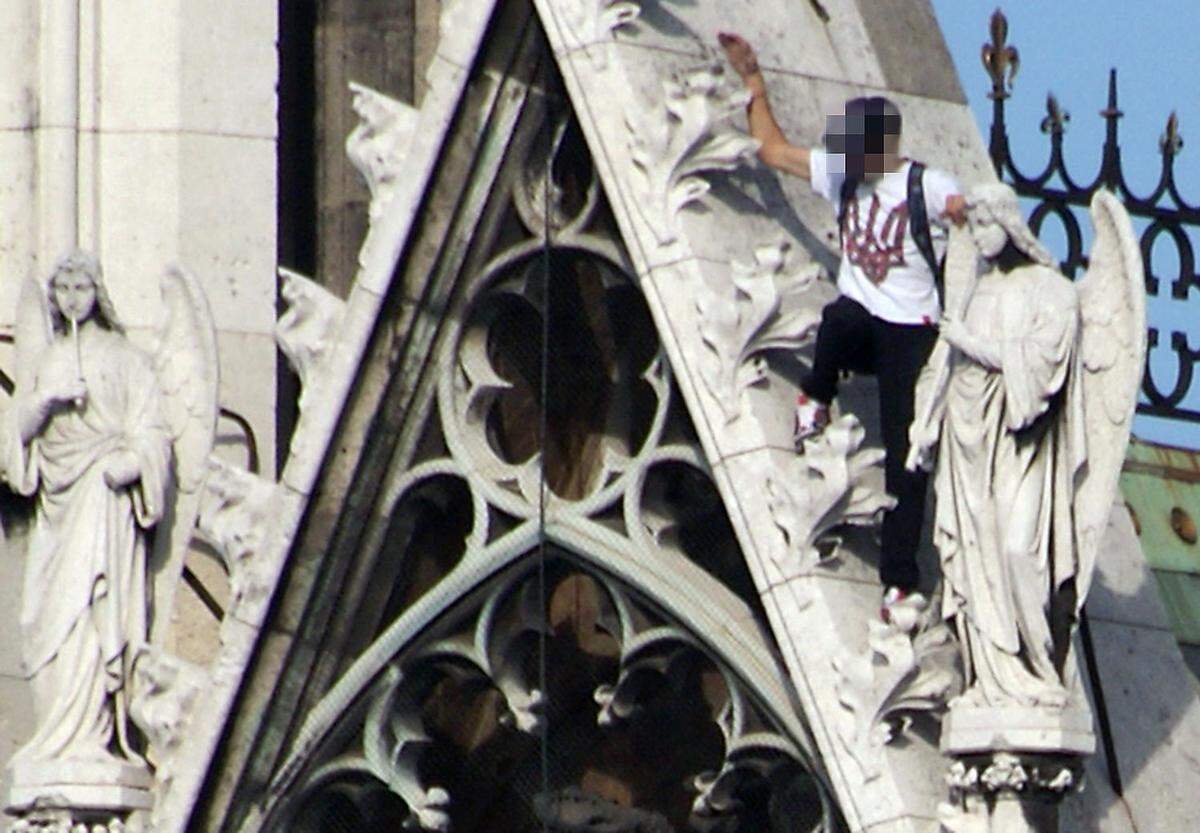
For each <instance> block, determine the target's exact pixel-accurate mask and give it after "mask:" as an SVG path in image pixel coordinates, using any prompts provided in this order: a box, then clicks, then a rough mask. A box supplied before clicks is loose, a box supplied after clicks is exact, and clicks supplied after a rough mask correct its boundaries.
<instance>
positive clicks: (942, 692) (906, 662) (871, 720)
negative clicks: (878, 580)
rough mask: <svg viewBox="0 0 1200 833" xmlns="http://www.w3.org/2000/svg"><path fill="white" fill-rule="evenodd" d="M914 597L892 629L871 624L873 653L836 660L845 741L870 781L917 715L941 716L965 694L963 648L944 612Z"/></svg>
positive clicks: (898, 611)
mask: <svg viewBox="0 0 1200 833" xmlns="http://www.w3.org/2000/svg"><path fill="white" fill-rule="evenodd" d="M925 605H926V603H925V599H924V598H923V597H922V596H921V595H920V594H914V595H913V596H910V597H909V598H907V599H905V600H904V601H903V602H901V603H900V604H898V605H897V606H896V607H894V608H893V610H892V617H891V621H890V623H889V624H884V623H883V622H878V621H875V620H871V621H869V622H868V623H867V628H868V636H867V643H868V649H867V653H865V654H864V655H862V656H854V657H845V658H835V659H834V660H833V670H834V673H835V674H837V691H838V700H839V702H840V703H841V704H842V706H843V708H845V710H846V717H847V719H846V720H844V721H843V723H842V730H841V741H842V743H843V744H844V745H845V747H846V750H847V751H848V752H849V753H850V755H851V757H853V758H854V760H855V761H856V762H857V763H858V765H859V767H860V768H861V769H862V771H863V776H864V779H865V780H868V781H870V780H874V779H875V778H877V777H878V776H879V774H880V772H881V769H882V765H883V749H884V747H885V746H886V745H887V744H888V743H890V742H892V741H893V740H894V739H895V738H896V737H898V736H899V735H902V734H904V733H905V732H907V730H908V728H909V726H910V725H911V723H912V716H913V715H914V714H915V713H922V712H924V713H933V714H938V715H940V713H941V712H942V711H944V709H945V708H946V705H947V703H948V702H949V701H950V699H951V698H952V697H955V696H957V695H958V694H959V693H961V692H962V682H963V678H962V661H961V658H960V656H959V646H958V642H957V640H955V638H954V634H953V633H952V632H951V630H950V628H949V627H947V626H946V625H945V623H943V622H942V621H941V618H940V616H939V611H938V610H936V609H929V608H926V607H925Z"/></svg>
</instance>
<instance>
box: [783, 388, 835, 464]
mask: <svg viewBox="0 0 1200 833" xmlns="http://www.w3.org/2000/svg"><path fill="white" fill-rule="evenodd" d="M828 424H829V406H828V405H826V404H824V403H822V402H818V401H817V400H815V399H812V398H811V397H809V396H806V395H805V394H803V393H800V394H797V395H796V414H795V419H794V421H793V423H792V442H793V443H794V444H795V445H796V450H797V451H799V450H800V447H801V443H802V442H803V441H804V440H806V439H808V438H809V437H812V436H815V435H816V434H819V433H821V431H822V430H824V428H825V426H826V425H828Z"/></svg>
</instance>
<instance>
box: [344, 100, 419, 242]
mask: <svg viewBox="0 0 1200 833" xmlns="http://www.w3.org/2000/svg"><path fill="white" fill-rule="evenodd" d="M350 91H351V92H352V93H353V94H354V95H353V100H352V105H353V107H354V112H355V113H356V114H357V115H358V117H359V120H360V121H359V123H358V125H357V126H356V127H355V128H354V130H352V131H351V132H350V135H349V136H348V137H347V138H346V155H347V156H348V157H349V158H350V162H351V164H353V165H354V167H355V168H357V169H358V172H359V173H360V174H362V177H363V179H364V180H365V181H366V183H367V187H368V188H369V189H370V191H371V208H370V211H369V214H370V217H371V219H372V220H375V219H378V217H379V216H380V214H381V212H382V211H383V206H384V205H385V204H386V203H387V200H388V198H389V197H390V196H391V192H392V188H393V185H394V183H395V180H396V177H398V176H400V174H401V173H403V170H404V156H405V154H406V153H407V151H408V145H409V142H410V141H411V140H412V134H413V131H414V130H415V129H416V126H417V110H416V109H415V108H413V107H410V106H409V105H407V104H405V103H403V102H401V101H397V100H396V99H394V98H389V97H388V96H386V95H384V94H383V93H380V92H376V91H375V90H372V89H371V88H370V87H367V86H364V85H362V84H358V83H354V82H351V84H350Z"/></svg>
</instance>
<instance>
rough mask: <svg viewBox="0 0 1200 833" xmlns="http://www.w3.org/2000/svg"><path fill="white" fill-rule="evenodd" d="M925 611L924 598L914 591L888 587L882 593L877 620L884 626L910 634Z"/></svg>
mask: <svg viewBox="0 0 1200 833" xmlns="http://www.w3.org/2000/svg"><path fill="white" fill-rule="evenodd" d="M924 610H925V597H924V596H923V595H921V594H920V593H918V592H917V591H915V590H903V589H901V588H899V587H888V588H886V589H885V590H884V591H883V603H882V604H881V605H880V607H879V618H880V619H882V620H883V623H884V624H885V625H891V626H893V627H895V628H898V629H899V630H901V631H904V632H905V633H910V632H911V631H912V630H913V629H914V628H915V627H916V626H917V622H918V620H919V619H920V616H921V613H922V612H923V611H924Z"/></svg>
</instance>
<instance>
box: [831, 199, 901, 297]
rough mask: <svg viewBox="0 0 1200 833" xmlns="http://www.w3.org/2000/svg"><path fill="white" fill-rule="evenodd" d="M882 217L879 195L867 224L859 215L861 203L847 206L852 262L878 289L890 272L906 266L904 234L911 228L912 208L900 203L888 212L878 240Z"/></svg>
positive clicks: (848, 252)
mask: <svg viewBox="0 0 1200 833" xmlns="http://www.w3.org/2000/svg"><path fill="white" fill-rule="evenodd" d="M878 216H879V195H878V194H872V195H871V208H870V210H869V211H868V213H867V221H866V223H863V222H862V221H861V220H860V218H859V214H858V200H855V199H852V200H850V205H848V206H846V229H845V247H846V257H847V258H849V259H850V262H851V263H853V264H854V265H855V266H857V267H858V268H860V269H862V271H863V274H864V275H866V276H867V279H868V280H869V281H871V283H873V284H875V285H876V286H878V285H879V284H881V283H883V279H884V278H886V277H887V273H888V269H891V268H892V267H893V266H903V265H904V230H905V229H906V228H908V205H906V204H905V203H899V204H898V205H897V206H896V207H895V208H893V209H892V210H891V211H889V212H888V215H887V218H886V219H885V220H884V221H883V227H882V228H880V229H879V238H878V239H876V237H875V232H874V229H875V219H876V217H878Z"/></svg>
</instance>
